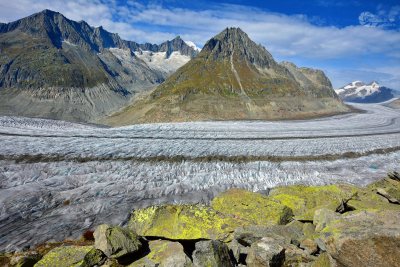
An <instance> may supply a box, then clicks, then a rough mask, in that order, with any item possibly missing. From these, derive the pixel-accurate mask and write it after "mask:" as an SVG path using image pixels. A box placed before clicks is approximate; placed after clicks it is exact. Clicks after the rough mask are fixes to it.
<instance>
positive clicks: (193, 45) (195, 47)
mask: <svg viewBox="0 0 400 267" xmlns="http://www.w3.org/2000/svg"><path fill="white" fill-rule="evenodd" d="M184 42H185V43H186V44H187V45H188V46H190V47H191V48H193V49H194V50H196V51H198V52H200V51H201V48H200V47H198V46H197V45H196V44H195V43H193V42H192V41H184Z"/></svg>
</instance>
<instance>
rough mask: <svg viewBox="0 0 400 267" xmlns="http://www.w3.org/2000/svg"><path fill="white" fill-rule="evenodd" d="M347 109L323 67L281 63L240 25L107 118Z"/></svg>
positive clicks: (231, 116)
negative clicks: (137, 98)
mask: <svg viewBox="0 0 400 267" xmlns="http://www.w3.org/2000/svg"><path fill="white" fill-rule="evenodd" d="M346 111H348V108H347V107H346V106H345V105H343V103H342V102H341V101H340V100H339V99H338V97H337V95H336V94H335V92H334V90H333V89H332V85H331V83H330V81H329V79H328V78H327V77H326V76H325V74H324V73H323V72H322V71H320V70H314V69H309V68H298V67H297V66H295V65H294V64H292V63H288V62H283V63H281V64H279V63H277V62H276V61H275V60H274V59H273V57H272V55H271V54H270V53H269V52H268V51H267V50H266V49H265V48H264V47H263V46H261V45H257V44H256V43H254V42H253V41H252V40H251V39H250V38H249V37H248V36H247V34H246V33H244V32H243V31H242V30H241V29H240V28H227V29H225V30H224V31H222V32H221V33H219V34H218V35H216V36H215V37H213V38H211V39H210V40H209V41H208V42H207V43H206V44H205V46H204V47H203V49H202V50H201V52H200V53H199V54H198V56H197V57H195V58H193V59H192V60H190V61H189V62H188V63H187V64H186V65H184V66H183V67H181V68H180V69H178V71H176V72H175V73H174V74H173V75H171V76H170V77H169V78H168V79H167V80H166V81H165V82H163V83H162V84H161V85H160V86H158V87H157V88H156V89H155V90H154V91H152V92H151V94H149V95H148V96H145V97H143V98H141V99H139V100H138V101H136V102H135V103H133V104H132V105H131V106H129V107H127V108H126V109H124V110H123V111H121V112H118V113H117V114H114V115H113V116H111V117H110V118H108V119H107V120H106V122H107V123H109V124H112V125H121V124H130V123H138V122H165V121H194V120H237V119H288V118H305V117H313V116H321V115H328V114H334V113H340V112H346Z"/></svg>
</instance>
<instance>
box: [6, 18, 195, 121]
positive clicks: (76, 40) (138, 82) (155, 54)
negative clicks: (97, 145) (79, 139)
mask: <svg viewBox="0 0 400 267" xmlns="http://www.w3.org/2000/svg"><path fill="white" fill-rule="evenodd" d="M189 44H190V43H189ZM197 53H198V52H197V51H196V50H195V49H194V48H193V47H191V46H190V45H188V44H187V43H185V42H184V41H183V40H182V39H181V38H180V37H177V38H175V39H174V40H172V41H167V42H165V43H162V44H160V45H156V44H149V43H146V44H139V43H136V42H132V41H125V40H122V39H121V38H120V37H119V36H118V35H117V34H114V33H110V32H107V31H106V30H104V29H103V28H102V27H98V28H94V27H91V26H89V25H88V24H87V23H86V22H84V21H80V22H75V21H72V20H69V19H67V18H65V17H64V16H63V15H62V14H60V13H57V12H53V11H50V10H44V11H42V12H40V13H37V14H33V15H32V16H29V17H26V18H23V19H21V20H18V21H15V22H12V23H8V24H0V114H1V115H22V116H34V117H45V118H55V119H63V120H70V121H95V120H97V119H98V118H99V117H101V116H104V115H106V114H108V113H110V112H113V111H116V110H118V109H119V108H121V107H122V106H124V105H126V104H127V103H129V101H130V100H131V99H132V97H133V96H135V95H136V94H137V93H139V92H142V91H144V90H146V89H149V88H152V87H154V86H156V85H158V84H159V83H161V82H162V81H164V80H165V78H166V77H168V76H169V75H170V74H172V73H173V72H174V71H175V70H176V69H177V68H179V67H180V66H182V65H184V64H185V63H186V62H188V61H189V60H190V58H192V57H194V56H196V54H197Z"/></svg>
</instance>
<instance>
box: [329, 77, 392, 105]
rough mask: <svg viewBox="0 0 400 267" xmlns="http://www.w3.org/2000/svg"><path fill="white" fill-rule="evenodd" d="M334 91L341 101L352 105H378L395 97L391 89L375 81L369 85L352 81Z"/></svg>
mask: <svg viewBox="0 0 400 267" xmlns="http://www.w3.org/2000/svg"><path fill="white" fill-rule="evenodd" d="M335 91H336V93H337V94H338V95H339V97H340V98H341V99H342V100H343V101H347V102H354V103H379V102H384V101H387V100H390V99H392V98H394V97H395V92H394V90H393V89H390V88H387V87H384V86H381V85H379V84H378V83H377V82H375V81H373V82H371V83H369V84H365V83H363V82H361V81H354V82H351V83H349V84H348V85H346V86H343V87H342V88H339V89H337V90H335Z"/></svg>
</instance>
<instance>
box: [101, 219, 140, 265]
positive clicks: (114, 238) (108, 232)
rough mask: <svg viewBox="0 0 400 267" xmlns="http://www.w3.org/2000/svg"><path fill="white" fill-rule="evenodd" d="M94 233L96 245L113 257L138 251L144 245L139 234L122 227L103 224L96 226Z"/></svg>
mask: <svg viewBox="0 0 400 267" xmlns="http://www.w3.org/2000/svg"><path fill="white" fill-rule="evenodd" d="M93 235H94V240H95V242H94V247H95V248H96V249H99V250H101V251H102V252H103V253H104V254H105V255H106V256H107V257H111V258H119V257H122V256H125V255H128V254H132V253H135V252H138V251H139V250H140V249H141V247H142V243H141V241H140V240H139V236H138V235H136V233H134V232H133V231H131V230H128V229H125V228H122V227H111V226H109V225H106V224H102V225H100V226H98V227H97V228H96V231H94V234H93Z"/></svg>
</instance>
